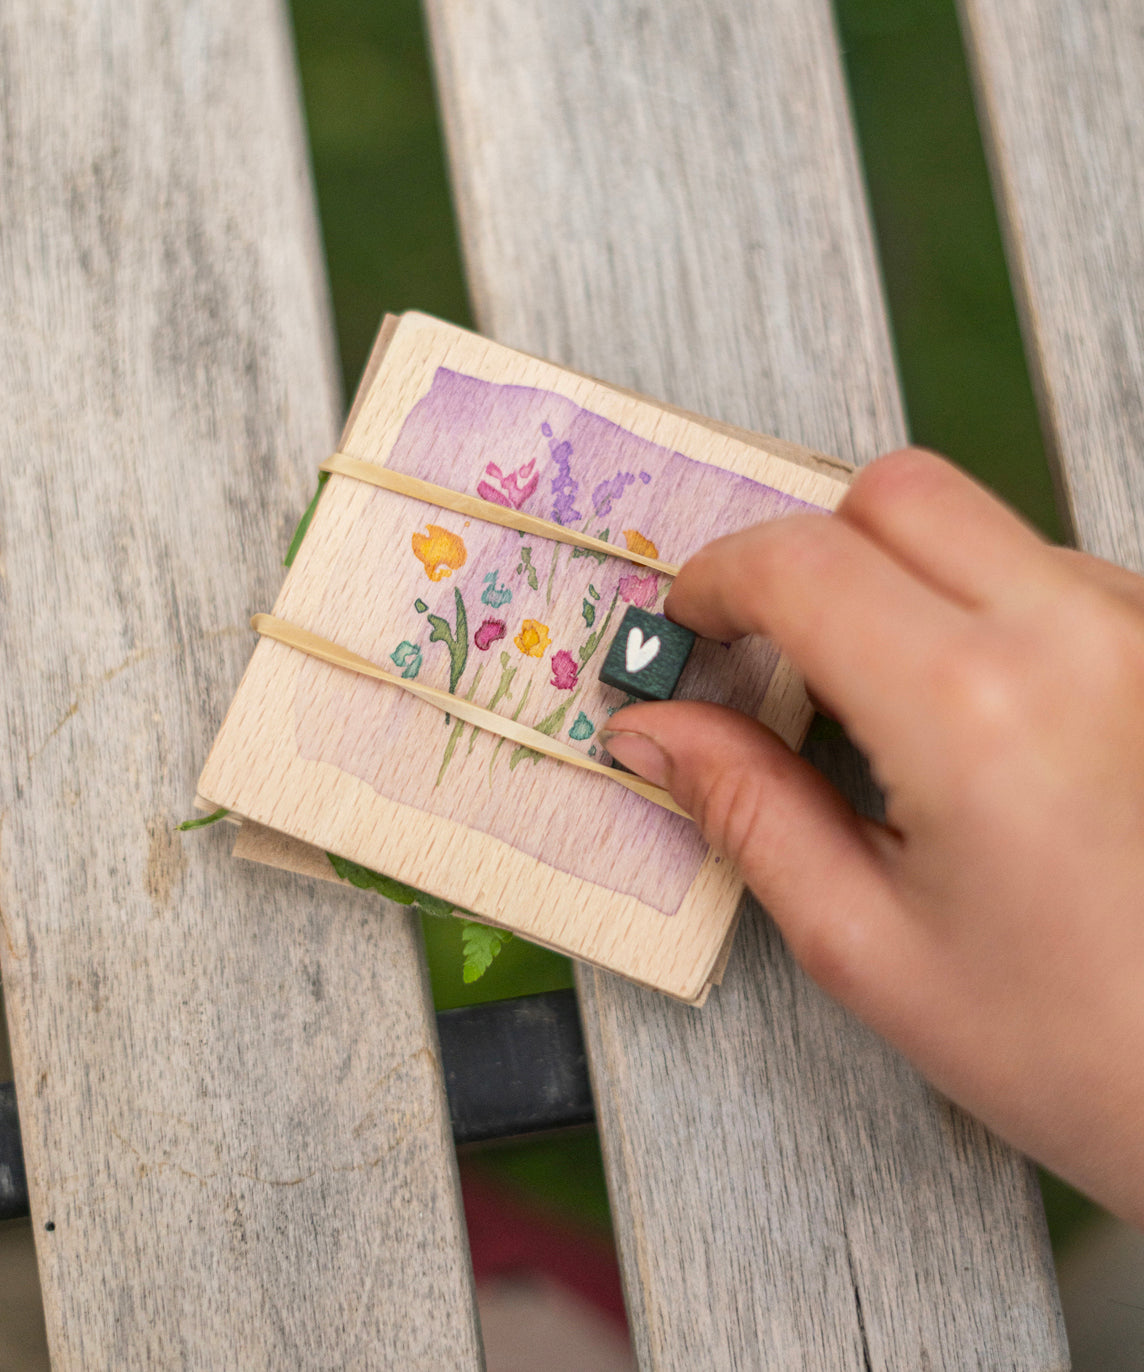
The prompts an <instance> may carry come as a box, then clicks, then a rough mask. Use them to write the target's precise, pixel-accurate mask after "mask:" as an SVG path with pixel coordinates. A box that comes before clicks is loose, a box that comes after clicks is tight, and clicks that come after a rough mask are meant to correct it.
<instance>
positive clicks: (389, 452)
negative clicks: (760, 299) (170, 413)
mask: <svg viewBox="0 0 1144 1372" xmlns="http://www.w3.org/2000/svg"><path fill="white" fill-rule="evenodd" d="M340 451H341V453H343V454H346V455H348V457H349V458H351V459H357V460H358V461H359V463H366V464H370V467H371V470H376V469H377V468H384V469H385V471H386V473H391V472H396V473H405V474H407V475H408V476H409V477H412V478H418V479H420V480H421V481H425V482H431V483H434V484H435V485H437V486H439V487H446V488H448V489H449V490H450V491H452V492H458V493H461V494H462V495H466V496H470V497H476V498H477V499H478V500H479V501H483V502H487V504H486V505H485V506H484V507H483V508H484V509H486V510H490V509H493V508H494V507H495V509H496V510H497V511H500V512H504V518H505V519H506V520H508V521H509V522H510V523H511V522H512V520H514V519H516V518H517V516H518V514H519V515H520V516H536V517H539V518H540V519H542V520H544V521H548V526H549V527H552V526H559V529H560V530H564V531H568V534H569V536H575V537H579V536H581V535H583V536H587V537H588V538H589V539H592V540H595V542H594V543H592V544H591V546H571V545H570V544H568V543H565V542H557V541H554V539H553V538H551V537H545V536H543V533H538V532H537V526H535V525H534V526H533V528H532V529H531V530H525V529H522V528H520V527H505V526H504V525H502V524H499V523H495V524H494V523H491V522H489V521H488V519H486V518H481V517H480V516H479V514H476V513H473V510H479V509H480V508H482V507H480V506H473V507H472V509H470V510H468V511H466V510H463V509H449V508H443V507H441V506H439V505H437V504H431V503H427V502H426V501H425V500H424V499H420V498H416V497H414V496H410V495H407V494H401V493H398V492H396V491H394V490H391V489H380V488H379V487H378V486H376V485H374V484H371V482H370V480H368V479H359V478H358V477H356V476H352V475H346V474H342V473H335V474H334V475H332V476H331V477H330V478H329V480H328V481H327V483H326V485H325V486H324V488H323V491H322V495H321V498H320V500H319V501H318V504H317V507H316V510H315V512H314V517H313V520H312V522H311V524H310V526H309V528H308V530H307V532H306V535H305V538H304V540H303V541H302V543H301V546H300V548H299V550H298V553H297V556H296V558H295V560H294V563H293V565H292V567H291V568H290V570H289V572H288V574H287V577H286V580H285V583H284V585H283V587H282V590H281V593H280V594H279V597H278V600H277V603H276V604H275V606H274V616H275V620H276V621H277V622H283V623H285V624H287V625H293V626H297V627H298V628H299V629H301V630H305V631H308V632H309V633H310V634H312V635H318V636H320V638H321V639H322V640H323V641H325V642H327V643H329V644H334V645H338V646H339V647H340V648H341V649H345V650H348V651H349V653H351V654H355V655H357V657H359V658H362V659H366V660H367V661H368V663H370V664H376V666H377V667H379V668H384V669H385V672H386V673H387V674H388V675H389V677H390V678H394V679H396V680H395V681H394V680H376V679H372V678H371V677H369V676H366V675H363V674H362V673H361V672H354V671H347V670H345V669H344V668H342V667H337V666H333V665H330V662H329V661H323V660H321V659H320V658H318V657H315V656H313V655H312V654H311V653H309V652H304V651H299V649H298V648H297V647H294V646H288V645H287V643H285V642H281V641H276V640H274V639H272V638H269V637H263V638H261V639H260V640H259V642H258V644H257V646H256V647H255V651H254V655H253V657H252V659H251V662H250V664H249V666H248V668H247V671H246V673H245V675H244V677H243V680H242V683H241V685H240V687H239V689H238V692H237V694H236V696H235V699H234V701H233V703H232V705H231V708H230V710H229V712H228V714H227V717H226V720H225V721H224V723H223V726H222V728H221V730H220V732H219V735H218V737H217V739H216V741H215V744H214V747H213V749H212V751H211V754H210V757H209V759H208V761H207V764H206V767H205V769H204V771H203V774H202V777H201V779H200V783H199V795H200V799H201V801H202V802H203V803H206V804H209V805H210V806H211V807H212V808H214V807H216V806H218V807H225V808H226V809H228V810H230V811H231V812H232V814H233V815H234V816H236V817H241V818H242V819H243V820H244V821H252V822H253V823H251V824H248V825H244V830H243V833H242V835H241V836H240V842H239V845H238V847H237V849H236V852H238V853H240V854H241V855H244V856H251V857H256V858H261V859H262V860H266V861H270V862H272V863H274V864H275V865H279V866H287V867H292V868H293V869H295V870H299V871H309V872H313V873H314V874H316V875H329V876H333V871H332V868H331V867H330V865H329V863H328V862H327V861H326V859H325V854H326V853H334V854H337V855H338V856H340V857H342V858H347V859H349V860H351V861H353V862H356V863H360V864H362V865H364V866H366V867H369V868H372V869H374V870H376V871H381V872H384V873H385V874H386V875H388V876H391V877H393V878H395V879H397V880H399V881H401V882H403V883H406V884H407V885H409V886H413V887H415V888H417V889H418V890H422V891H426V892H428V893H430V894H431V895H433V896H436V897H439V898H442V899H444V900H447V901H450V902H452V903H453V904H455V905H457V906H460V907H461V908H463V909H465V910H468V911H472V912H473V914H474V915H475V916H476V917H477V918H480V919H485V920H487V921H488V922H490V923H494V924H499V925H502V926H504V927H506V928H509V929H512V930H513V931H515V932H518V933H520V934H521V935H523V936H524V937H525V938H529V939H533V940H535V941H536V942H539V943H543V944H546V945H548V946H550V947H554V948H557V949H559V950H561V951H564V952H567V953H570V954H571V955H572V956H575V957H580V958H584V959H586V960H588V961H590V962H593V963H595V964H597V965H599V966H603V967H606V968H608V969H610V970H613V971H616V972H619V973H621V974H622V975H624V976H627V977H630V978H632V979H633V980H635V981H638V982H640V983H642V984H644V985H647V986H651V987H654V988H656V989H659V990H662V991H665V992H667V993H668V994H670V995H673V996H676V997H678V998H680V999H683V1000H686V1001H690V1002H700V1001H701V1000H702V999H703V997H704V996H705V994H706V991H707V988H708V986H709V984H710V983H711V981H712V978H713V976H714V975H715V974H716V972H717V970H718V967H719V966H720V956H721V954H722V952H723V950H724V947H725V945H726V944H727V941H728V938H729V935H730V932H731V930H732V929H733V927H734V920H735V915H736V909H737V906H738V901H739V898H740V895H741V892H742V883H741V881H740V878H739V877H738V874H737V873H736V872H735V871H734V869H733V868H732V867H731V865H730V864H729V863H727V862H726V861H725V860H723V859H721V858H720V857H719V855H718V854H716V853H713V852H711V851H710V850H709V849H708V847H707V845H706V844H704V843H703V841H702V840H701V838H700V836H699V834H698V831H697V830H696V828H695V826H694V825H693V824H692V823H691V821H690V820H689V819H687V818H686V817H684V816H682V815H680V814H679V813H675V812H673V811H672V810H671V809H669V808H665V807H664V806H663V805H660V804H655V803H652V802H651V801H649V800H648V799H645V798H644V796H642V795H639V794H633V793H632V791H631V790H628V789H625V786H624V785H618V784H615V776H616V775H618V774H613V773H607V772H605V770H604V768H602V767H597V768H596V770H594V771H587V770H584V769H582V768H581V767H577V766H573V765H569V764H568V763H566V762H563V761H558V760H555V759H554V758H553V757H551V756H545V755H543V754H542V753H541V752H539V751H537V749H536V748H535V747H530V746H529V741H530V740H531V741H533V742H537V743H539V744H540V745H541V746H545V747H547V746H549V743H548V742H547V741H550V743H551V747H552V748H553V749H556V748H559V749H560V750H562V751H563V752H565V753H568V752H569V750H574V753H575V754H577V755H579V757H580V758H582V759H583V760H584V761H586V762H588V763H593V762H594V763H603V764H605V765H606V764H607V763H608V762H609V759H608V757H607V755H606V752H605V751H604V749H603V748H602V746H601V744H600V741H599V737H600V733H601V731H602V730H604V729H606V728H607V727H608V724H609V720H610V719H611V716H612V715H613V714H614V713H615V712H616V710H618V709H620V708H622V707H623V705H624V704H625V703H626V702H627V701H628V699H629V697H628V696H626V695H625V694H624V692H623V691H621V690H618V689H616V688H615V687H612V686H607V685H604V684H602V683H601V681H600V679H599V673H600V668H601V666H602V664H603V661H604V658H605V656H606V655H607V652H608V649H609V647H610V646H611V643H612V640H613V638H614V637H615V635H616V632H617V630H618V628H619V625H620V623H621V621H622V620H623V617H624V614H625V612H626V611H627V609H628V608H629V607H633V606H634V607H636V608H637V609H640V610H645V611H650V612H652V613H655V612H657V611H659V610H660V609H661V608H662V604H663V599H664V597H665V595H666V593H667V589H668V586H669V584H670V579H669V577H668V576H667V575H665V574H664V573H663V572H661V571H657V570H654V569H652V568H651V567H650V566H649V565H648V564H649V562H650V563H656V562H662V563H664V564H670V565H678V564H679V563H681V562H683V561H684V560H685V559H686V558H687V557H688V556H689V555H690V554H691V553H693V552H694V551H696V550H697V549H698V548H699V547H701V546H702V545H703V544H704V543H706V542H708V541H709V540H710V539H712V538H714V537H717V536H719V535H721V534H724V533H729V532H731V531H733V530H735V529H739V528H743V527H746V526H747V525H750V524H754V523H756V522H758V521H760V520H764V519H771V518H775V517H778V516H781V515H783V514H786V513H788V512H791V511H794V510H800V509H801V510H808V509H809V510H820V511H823V512H827V511H829V510H831V509H833V508H835V507H836V506H837V504H838V502H839V500H840V499H841V498H842V496H843V494H844V493H845V490H846V486H847V481H848V479H849V469H848V468H846V467H845V466H844V465H843V464H842V463H839V462H835V461H833V460H832V459H828V458H824V457H821V456H819V455H817V454H813V453H810V452H808V451H807V450H804V449H797V448H794V447H793V446H792V445H789V444H785V443H780V442H779V441H778V440H770V439H763V438H760V437H758V436H756V435H750V434H745V433H742V432H740V431H737V430H731V429H728V428H726V427H725V426H721V425H717V424H714V423H713V422H711V421H705V420H702V419H698V418H696V417H695V416H690V415H685V414H683V413H682V412H680V411H678V410H675V409H672V408H670V407H666V406H663V405H660V404H657V403H656V402H654V401H650V400H646V399H643V398H641V397H636V396H633V395H631V394H629V393H627V392H623V391H620V390H617V389H615V388H613V387H610V386H607V385H605V384H603V383H601V382H598V381H594V380H591V379H589V378H586V377H583V376H580V375H579V374H577V373H573V372H569V371H567V370H565V369H563V368H560V367H557V366H555V365H553V364H550V363H546V362H542V361H540V360H538V359H535V358H531V357H528V356H525V355H524V354H521V353H518V352H514V351H512V350H511V349H508V348H505V347H503V346H500V345H498V344H495V343H491V342H489V341H488V340H486V339H483V338H480V337H478V336H476V335H473V334H471V333H467V332H465V331H464V330H461V329H458V328H455V327H453V326H451V325H447V324H443V323H440V322H439V321H437V320H433V319H430V318H428V317H426V316H424V315H417V314H408V315H404V316H401V317H400V318H399V319H389V320H387V321H386V324H385V326H384V327H383V330H382V333H381V335H380V336H379V340H378V343H377V345H376V346H375V348H374V353H373V356H372V357H371V359H370V363H369V366H368V367H367V370H366V374H365V377H364V379H363V382H362V386H361V389H360V391H359V393H358V397H357V399H356V401H355V403H354V407H353V409H352V411H351V414H350V417H349V420H348V422H347V425H346V429H345V431H344V433H343V435H342V441H341V445H340ZM350 465H351V466H352V464H350ZM387 479H388V478H387ZM442 498H443V497H442ZM541 527H543V526H541ZM605 547H615V548H618V549H622V550H624V553H625V555H634V556H635V557H636V558H642V559H643V561H642V562H639V561H636V562H633V561H631V560H628V557H627V556H618V555H613V554H610V553H609V552H608V551H604V550H602V549H604V548H605ZM257 608H264V607H257ZM401 683H407V684H408V686H409V687H414V686H416V687H424V686H428V687H432V688H436V690H437V691H438V692H447V693H449V696H450V697H452V698H455V699H456V700H457V701H458V702H459V705H458V709H460V710H465V709H466V708H469V707H472V708H471V711H470V714H471V715H472V714H475V715H476V717H477V718H480V719H481V720H482V724H484V725H485V726H486V727H479V726H478V725H476V724H473V723H471V722H468V720H466V719H465V718H462V717H460V715H459V714H457V713H456V712H454V711H451V710H450V709H449V708H448V707H449V703H450V702H449V700H448V699H444V702H443V703H442V702H441V700H438V702H437V703H436V704H434V703H426V701H425V700H423V699H420V698H417V697H416V696H414V695H412V694H411V693H410V691H409V690H407V689H397V688H396V687H397V686H398V685H400V684H401ZM676 695H677V696H679V697H684V698H703V699H707V700H714V701H719V702H722V703H726V704H730V705H733V706H735V707H736V708H739V709H742V710H745V711H747V712H749V713H751V714H753V715H756V716H758V717H759V718H761V719H763V720H764V721H765V722H766V723H768V724H769V725H771V727H773V728H774V729H775V730H776V731H777V732H778V733H779V734H780V735H781V736H782V737H783V738H785V739H786V740H787V741H788V742H789V743H791V744H792V745H797V744H798V743H799V742H800V741H801V738H802V735H803V734H804V732H805V729H806V727H807V725H808V723H809V720H810V717H811V709H810V706H809V704H808V702H807V699H806V694H805V691H804V689H803V687H802V683H801V681H800V680H799V678H798V677H797V675H796V674H795V673H794V671H793V669H792V668H791V667H790V665H789V664H788V663H787V662H786V661H785V659H783V658H781V657H780V656H779V654H778V653H777V652H776V651H775V649H774V648H773V647H772V646H771V645H770V644H769V643H767V642H766V641H765V640H762V639H759V638H750V639H746V640H743V641H741V642H739V643H736V644H732V645H726V644H720V643H714V642H711V641H708V640H702V639H701V640H698V641H697V642H696V644H695V647H694V650H693V651H692V652H691V654H690V657H689V658H688V660H687V665H686V667H685V669H684V671H683V674H682V677H681V679H680V682H679V686H678V689H677V691H676ZM481 712H491V715H489V714H485V715H482V713H481ZM494 716H496V717H500V719H502V720H508V721H515V729H516V731H517V736H516V737H515V738H506V737H504V736H503V735H501V734H498V733H497V732H496V729H497V727H498V724H497V720H496V719H495V718H493V717H494ZM503 727H504V728H505V729H506V730H508V731H510V732H511V731H512V730H513V728H514V726H512V725H509V724H505V725H504V726H503ZM520 728H523V729H525V730H527V731H528V732H527V734H526V735H525V737H524V741H521V736H520V733H519V730H520Z"/></svg>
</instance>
